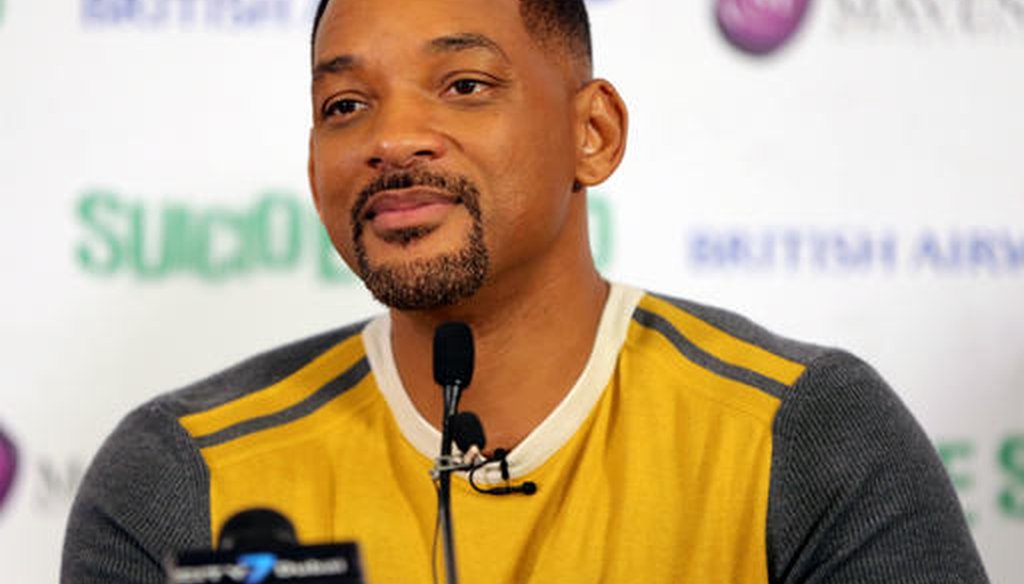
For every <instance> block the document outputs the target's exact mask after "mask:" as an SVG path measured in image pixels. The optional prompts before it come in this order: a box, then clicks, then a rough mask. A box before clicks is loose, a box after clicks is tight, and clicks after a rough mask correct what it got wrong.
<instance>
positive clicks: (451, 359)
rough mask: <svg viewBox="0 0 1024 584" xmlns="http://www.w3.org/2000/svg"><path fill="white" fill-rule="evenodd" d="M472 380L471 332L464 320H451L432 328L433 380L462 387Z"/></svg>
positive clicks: (445, 385)
mask: <svg viewBox="0 0 1024 584" xmlns="http://www.w3.org/2000/svg"><path fill="white" fill-rule="evenodd" d="M472 380H473V332H472V331H471V330H470V329H469V325H467V324H466V323H464V322H457V321H451V322H446V323H443V324H441V325H440V326H438V327H437V329H435V330H434V381H436V382H437V384H438V385H440V386H441V387H447V386H452V385H456V386H458V387H460V388H462V389H465V388H466V387H468V386H469V382H470V381H472Z"/></svg>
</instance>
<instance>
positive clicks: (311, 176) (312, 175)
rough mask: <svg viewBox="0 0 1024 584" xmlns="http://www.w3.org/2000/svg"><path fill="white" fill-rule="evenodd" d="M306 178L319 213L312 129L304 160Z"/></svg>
mask: <svg viewBox="0 0 1024 584" xmlns="http://www.w3.org/2000/svg"><path fill="white" fill-rule="evenodd" d="M306 179H307V180H308V181H309V192H311V193H313V205H315V206H316V212H317V214H319V213H320V193H319V192H317V189H316V164H315V163H314V162H313V130H312V128H311V129H310V130H309V158H308V159H307V162H306Z"/></svg>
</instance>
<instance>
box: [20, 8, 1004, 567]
mask: <svg viewBox="0 0 1024 584" xmlns="http://www.w3.org/2000/svg"><path fill="white" fill-rule="evenodd" d="M722 1H723V2H725V3H727V4H728V3H730V2H727V1H726V0H722ZM793 2H795V0H775V5H776V6H779V5H781V6H782V8H783V9H784V8H786V7H787V6H790V7H792V6H796V5H798V4H799V2H796V4H793ZM733 3H735V2H733ZM780 3H781V4H780ZM311 4H312V2H310V1H309V0H75V1H65V2H55V1H52V0H51V1H47V2H44V1H40V0H0V73H2V77H0V78H2V86H0V87H2V91H0V192H2V197H3V198H2V201H3V207H2V208H0V238H2V240H0V241H2V244H3V245H2V246H0V262H2V264H0V265H2V266H3V270H4V277H3V285H2V287H0V289H2V290H3V295H4V296H3V300H4V305H5V306H7V309H6V310H4V311H3V313H2V316H0V330H2V336H0V354H2V355H3V356H4V360H3V371H4V374H5V379H6V381H5V382H4V383H3V384H2V386H0V434H2V435H4V436H6V437H7V438H8V439H9V440H11V441H12V442H13V443H14V448H15V449H16V452H17V455H18V456H17V461H18V464H17V467H16V469H15V471H14V473H13V482H12V481H11V479H10V478H9V476H8V475H9V474H10V473H6V474H5V471H4V461H5V460H8V459H9V457H8V456H7V455H5V454H4V453H3V452H2V451H0V550H2V551H0V558H3V559H4V560H6V561H4V565H5V570H7V573H8V574H11V570H13V575H12V576H9V577H11V578H12V579H11V580H10V581H11V582H18V583H21V582H25V583H35V582H39V583H43V582H54V581H56V574H57V566H58V564H59V555H60V545H61V540H62V533H63V526H64V522H65V519H66V515H67V511H68V507H69V504H70V501H71V497H72V495H73V492H74V488H75V486H76V484H77V481H78V480H79V478H80V476H81V473H82V471H83V469H84V466H85V465H86V464H87V462H88V460H89V459H90V458H91V456H92V454H93V453H94V451H95V449H96V448H97V447H98V445H99V444H100V442H101V440H102V439H103V438H104V437H105V436H106V434H107V433H108V432H109V431H110V430H111V429H112V428H113V426H114V425H115V424H116V422H117V421H118V420H119V419H120V418H121V417H122V416H123V415H124V414H125V413H126V412H127V411H128V410H129V409H130V408H132V407H133V406H135V405H137V404H139V403H140V402H142V401H144V400H146V399H148V398H150V397H152V396H153V395H155V394H157V393H159V392H162V391H166V390H169V389H173V388H175V387H178V386H181V385H183V384H185V383H187V382H189V381H192V380H194V379H196V378H198V377H200V376H204V375H206V374H208V373H211V372H213V371H215V370H218V369H220V368H223V367H224V366H226V365H228V364H231V363H232V362H234V361H236V360H238V359H241V358H243V357H245V356H247V355H249V354H251V353H254V352H256V351H259V350H263V349H266V348H268V347H271V346H274V345H276V344H279V343H281V342H283V341H285V340H290V339H294V338H297V337H300V336H305V335H308V334H311V333H314V332H316V331H319V330H323V329H326V328H330V327H334V326H337V325H339V324H342V323H345V322H348V321H351V320H354V319H356V318H359V317H361V316H364V315H366V314H369V313H371V312H374V311H377V310H379V308H378V307H377V306H376V305H375V304H374V303H373V302H372V301H371V300H370V299H369V297H368V295H367V294H366V293H365V292H364V291H363V289H362V288H361V286H360V285H359V284H358V283H356V282H354V281H353V279H352V277H351V275H349V274H348V273H347V272H345V271H344V270H343V269H341V268H340V264H339V263H338V262H337V260H335V259H334V258H333V256H332V255H331V254H330V250H329V247H328V246H326V244H325V242H324V239H323V236H322V233H321V231H320V229H319V227H318V225H317V224H316V221H315V218H314V216H313V212H312V209H311V206H310V204H309V203H308V194H307V193H308V191H307V188H306V184H305V158H306V137H307V131H308V126H309V117H310V116H309V102H308V95H307V91H308V85H309V79H308V45H307V35H308V29H307V28H308V25H307V21H308V18H309V11H310V8H311ZM740 4H743V2H740ZM764 4H765V3H764V2H763V1H762V2H754V5H762V6H763V5H764ZM590 9H591V17H592V21H593V28H594V37H595V52H596V66H597V71H598V73H599V74H600V75H601V76H604V77H607V78H609V79H611V80H612V81H613V82H614V83H615V84H616V85H617V87H618V88H619V89H620V90H621V92H622V94H623V95H624V97H625V99H626V101H627V103H628V104H629V106H630V110H631V131H630V144H629V147H628V150H627V157H626V161H625V163H624V164H623V166H622V168H621V169H620V170H619V172H618V173H617V175H616V176H615V177H614V178H613V179H612V180H610V181H609V182H608V183H606V184H605V185H602V186H601V187H600V188H599V189H596V191H595V192H593V193H592V196H593V202H594V205H593V212H592V225H593V229H594V232H595V233H594V239H595V248H596V249H597V252H598V255H599V257H600V264H601V267H602V270H603V271H604V272H605V273H606V274H607V275H608V276H609V277H611V278H615V279H620V280H625V281H629V282H632V283H637V284H640V285H643V286H645V287H648V288H651V289H654V290H658V291H662V292H666V293H670V294H673V295H678V296H684V297H688V298H692V299H696V300H699V301H703V302H708V303H712V304H717V305H722V306H726V307H730V308H732V309H734V310H738V311H740V312H743V313H745V314H747V315H749V316H751V317H752V318H754V319H755V320H758V321H759V322H761V323H762V324H765V325H767V326H769V327H770V328H773V329H775V330H777V331H779V332H782V333H784V334H787V335H790V336H796V337H800V338H803V339H806V340H812V341H816V342H820V343H827V344H835V345H841V346H844V347H847V348H849V349H851V350H853V351H855V352H856V353H858V354H860V355H861V356H863V357H865V358H866V359H867V360H868V361H870V362H871V363H873V364H874V365H875V366H876V367H877V368H878V369H879V370H880V371H881V372H882V374H883V375H884V376H885V377H886V378H887V379H888V380H889V381H890V382H891V383H892V384H893V385H894V386H895V387H896V389H897V390H898V391H899V393H900V394H901V396H902V397H903V398H904V399H905V401H906V402H907V403H908V404H909V405H910V407H911V408H912V409H913V410H914V411H915V413H916V414H917V416H918V417H919V419H920V420H921V422H922V423H923V425H924V426H925V428H926V429H927V430H928V431H929V433H930V435H931V436H932V437H933V439H934V441H935V442H936V445H937V446H938V447H939V449H940V452H941V453H942V454H943V455H944V457H945V458H946V461H947V465H948V467H949V470H950V472H951V475H952V477H953V478H954V482H955V484H956V485H957V487H958V489H959V492H960V495H961V499H962V502H963V504H964V507H965V509H966V511H967V512H968V515H969V517H970V520H971V523H972V528H973V530H974V534H975V537H976V539H977V541H978V544H979V546H980V548H981V551H982V555H983V557H984V560H985V562H986V566H987V568H988V570H989V572H990V575H991V577H992V579H993V581H994V582H1024V560H1022V559H1021V555H1020V550H1021V542H1024V382H1022V379H1024V303H1022V302H1021V300H1022V298H1024V158H1022V153H1024V115H1021V112H1020V110H1021V108H1022V104H1024V0H901V1H896V0H893V1H891V2H890V1H888V0H817V1H812V3H811V5H810V6H809V9H808V12H807V14H806V16H805V18H804V20H803V23H802V26H801V27H800V28H799V30H797V31H796V33H795V35H794V36H793V37H792V38H790V39H789V40H788V42H787V43H786V44H784V46H782V47H781V48H779V49H778V50H777V51H775V52H773V53H771V54H769V55H765V56H760V57H753V56H750V55H747V54H745V53H743V52H742V51H740V50H738V49H737V48H736V47H735V46H733V45H732V44H730V42H729V41H728V40H727V38H726V36H724V35H723V34H722V31H721V30H720V29H719V27H718V26H717V25H716V23H715V19H714V9H715V3H714V0H695V1H687V2H673V1H670V0H601V1H596V0H595V1H593V2H591V3H590ZM8 454H9V453H8ZM9 482H10V483H11V484H12V488H11V490H10V492H9V493H8V495H7V496H6V497H5V498H3V497H2V493H3V491H4V486H5V485H6V484H7V483H9ZM15 558H16V561H11V560H13V559H15Z"/></svg>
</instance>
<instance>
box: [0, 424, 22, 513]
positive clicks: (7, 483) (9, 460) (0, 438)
mask: <svg viewBox="0 0 1024 584" xmlns="http://www.w3.org/2000/svg"><path fill="white" fill-rule="evenodd" d="M17 470H18V451H17V449H15V447H14V442H11V439H10V438H8V437H7V435H6V434H4V433H3V430H0V508H3V505H4V501H6V500H7V495H8V494H10V491H11V486H12V485H13V484H14V475H15V474H16V472H17Z"/></svg>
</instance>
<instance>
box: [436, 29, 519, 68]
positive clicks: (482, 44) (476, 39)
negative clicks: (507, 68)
mask: <svg viewBox="0 0 1024 584" xmlns="http://www.w3.org/2000/svg"><path fill="white" fill-rule="evenodd" d="M427 48H428V49H429V50H430V52H432V53H457V52H459V51H469V50H473V49H484V50H487V51H490V52H491V53H494V54H495V55H497V56H498V57H500V58H501V59H502V60H503V61H505V62H509V58H508V55H506V54H505V51H504V50H502V48H501V46H500V45H499V44H498V43H497V42H495V41H494V40H492V39H491V38H490V37H487V36H485V35H482V34H479V33H475V32H460V33H455V34H451V35H445V36H442V37H437V38H436V39H432V40H431V41H430V42H428V43H427Z"/></svg>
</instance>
